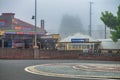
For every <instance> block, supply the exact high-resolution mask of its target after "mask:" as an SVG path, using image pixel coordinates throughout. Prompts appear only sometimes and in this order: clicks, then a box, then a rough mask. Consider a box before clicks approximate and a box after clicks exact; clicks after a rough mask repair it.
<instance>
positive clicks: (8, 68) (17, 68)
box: [0, 60, 120, 80]
mask: <svg viewBox="0 0 120 80" xmlns="http://www.w3.org/2000/svg"><path fill="white" fill-rule="evenodd" d="M49 63H50V64H53V63H94V64H95V63H104V64H115V65H116V64H120V62H119V61H94V60H0V80H90V79H83V78H81V79H80V78H79V79H77V78H64V77H55V76H54V77H53V76H42V75H36V74H31V73H28V72H26V71H25V70H24V69H25V68H26V67H28V66H33V65H41V64H49ZM91 80H96V79H91ZM101 80H116V79H101ZM118 80H119V79H118Z"/></svg>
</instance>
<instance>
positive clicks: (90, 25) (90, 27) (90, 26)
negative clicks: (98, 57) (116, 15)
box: [89, 2, 93, 36]
mask: <svg viewBox="0 0 120 80" xmlns="http://www.w3.org/2000/svg"><path fill="white" fill-rule="evenodd" d="M92 3H93V2H90V24H89V35H90V36H92V33H91V32H92V30H91V29H92Z"/></svg>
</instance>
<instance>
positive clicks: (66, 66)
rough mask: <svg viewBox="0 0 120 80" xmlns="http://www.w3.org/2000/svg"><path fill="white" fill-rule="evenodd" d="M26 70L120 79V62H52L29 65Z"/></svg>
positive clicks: (78, 76)
mask: <svg viewBox="0 0 120 80" xmlns="http://www.w3.org/2000/svg"><path fill="white" fill-rule="evenodd" d="M25 71H27V72H29V73H33V74H37V75H43V76H52V77H64V78H83V79H120V65H119V64H97V63H96V64H93V63H51V64H41V65H33V66H28V67H26V68H25Z"/></svg>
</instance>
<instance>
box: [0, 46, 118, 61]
mask: <svg viewBox="0 0 120 80" xmlns="http://www.w3.org/2000/svg"><path fill="white" fill-rule="evenodd" d="M0 59H82V60H88V59H90V60H114V61H115V60H116V61H120V54H119V53H116V54H115V53H114V54H112V53H82V52H81V51H58V50H39V49H11V48H0Z"/></svg>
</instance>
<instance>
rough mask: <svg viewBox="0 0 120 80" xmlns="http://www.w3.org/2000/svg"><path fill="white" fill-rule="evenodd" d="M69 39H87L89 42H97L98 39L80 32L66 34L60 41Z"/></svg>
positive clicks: (69, 40) (68, 40)
mask: <svg viewBox="0 0 120 80" xmlns="http://www.w3.org/2000/svg"><path fill="white" fill-rule="evenodd" d="M71 39H89V41H90V42H92V41H93V42H95V41H96V42H97V41H98V40H95V39H93V38H92V37H90V36H88V35H84V34H82V33H76V34H74V35H71V36H68V37H66V38H64V39H61V40H60V42H71Z"/></svg>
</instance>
